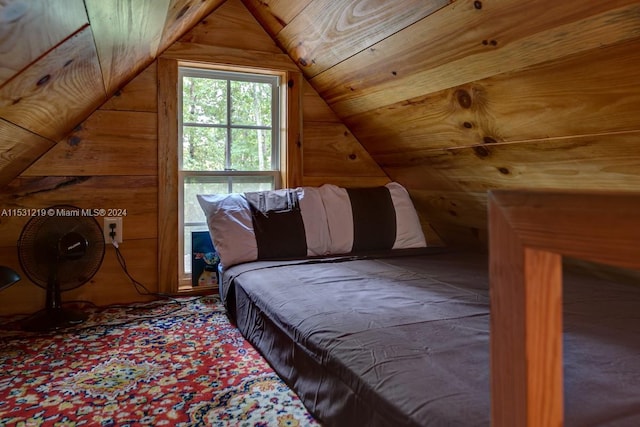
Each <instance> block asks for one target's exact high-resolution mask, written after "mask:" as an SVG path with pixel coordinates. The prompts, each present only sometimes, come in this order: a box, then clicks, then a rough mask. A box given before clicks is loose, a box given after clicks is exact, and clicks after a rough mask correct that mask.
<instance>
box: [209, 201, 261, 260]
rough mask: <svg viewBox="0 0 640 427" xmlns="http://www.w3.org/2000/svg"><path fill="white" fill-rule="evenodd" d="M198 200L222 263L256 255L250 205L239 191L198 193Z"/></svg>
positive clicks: (256, 248) (246, 258)
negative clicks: (231, 192) (230, 192)
mask: <svg viewBox="0 0 640 427" xmlns="http://www.w3.org/2000/svg"><path fill="white" fill-rule="evenodd" d="M198 202H199V203H200V206H201V207H202V210H203V211H204V214H205V216H206V218H207V225H208V226H209V233H210V234H211V240H212V241H213V246H214V247H215V248H216V251H217V252H218V255H219V256H220V264H222V266H223V267H230V266H232V265H234V264H239V263H241V262H247V261H254V260H256V259H257V258H258V245H257V243H256V237H255V233H254V231H253V221H252V220H251V209H250V208H249V203H248V202H247V199H245V197H244V196H243V195H242V194H238V193H234V194H211V195H202V194H198Z"/></svg>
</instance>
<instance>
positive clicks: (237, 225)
mask: <svg viewBox="0 0 640 427" xmlns="http://www.w3.org/2000/svg"><path fill="white" fill-rule="evenodd" d="M197 197H198V202H199V203H200V206H201V207H202V209H203V211H204V213H205V217H206V218H207V225H208V226H209V232H210V234H211V240H212V241H213V244H214V246H215V248H216V250H217V251H218V254H219V256H220V264H221V265H222V266H223V267H230V266H232V265H235V264H239V263H242V262H248V261H255V260H257V259H277V258H292V257H304V256H316V255H326V254H328V253H329V244H330V238H329V228H328V224H327V220H326V215H325V212H324V207H323V204H322V200H321V198H320V193H319V191H318V189H317V188H312V187H299V188H296V189H284V190H272V191H260V192H251V193H242V194H241V193H233V194H221V195H202V194H199V195H198V196H197Z"/></svg>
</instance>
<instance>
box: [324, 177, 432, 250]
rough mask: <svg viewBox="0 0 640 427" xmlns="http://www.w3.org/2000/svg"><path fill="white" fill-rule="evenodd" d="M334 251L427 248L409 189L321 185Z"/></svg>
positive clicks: (394, 184) (389, 186)
mask: <svg viewBox="0 0 640 427" xmlns="http://www.w3.org/2000/svg"><path fill="white" fill-rule="evenodd" d="M320 194H321V196H322V202H323V204H324V209H325V212H326V215H327V222H328V226H329V234H330V237H331V246H330V249H329V251H330V252H331V253H333V254H344V253H351V252H363V251H374V250H386V249H407V248H420V247H425V246H426V245H427V244H426V240H425V238H424V234H423V232H422V227H421V225H420V219H419V218H418V214H417V213H416V211H415V208H414V206H413V203H412V202H411V198H410V197H409V193H408V192H407V190H406V189H405V188H404V187H403V186H402V185H400V184H398V183H397V182H391V183H389V184H387V185H385V186H383V187H371V188H357V189H356V188H342V187H337V186H335V185H331V184H325V185H323V186H322V187H320Z"/></svg>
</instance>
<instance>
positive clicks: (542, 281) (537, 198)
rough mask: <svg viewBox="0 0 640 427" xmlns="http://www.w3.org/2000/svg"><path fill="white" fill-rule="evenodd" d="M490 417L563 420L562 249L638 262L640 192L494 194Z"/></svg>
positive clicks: (497, 422) (534, 423)
mask: <svg viewBox="0 0 640 427" xmlns="http://www.w3.org/2000/svg"><path fill="white" fill-rule="evenodd" d="M489 249H490V263H489V264H490V266H489V274H490V284H491V290H490V292H491V338H490V349H491V418H492V425H493V426H495V427H502V426H508V427H519V426H527V427H538V426H561V425H563V422H564V402H563V377H562V375H563V372H562V256H563V255H566V256H571V257H575V258H580V259H585V260H589V261H595V262H600V263H605V264H611V265H615V266H619V267H628V268H640V193H604V192H600V193H597V192H595V193H586V192H580V193H566V192H548V191H547V192H536V191H509V190H504V191H503V190H499V191H493V192H491V193H490V194H489Z"/></svg>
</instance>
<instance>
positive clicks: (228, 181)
mask: <svg viewBox="0 0 640 427" xmlns="http://www.w3.org/2000/svg"><path fill="white" fill-rule="evenodd" d="M274 187H275V184H274V178H273V177H272V176H187V177H185V178H184V189H183V193H182V194H183V201H184V211H183V212H184V216H183V218H184V223H185V224H187V223H190V224H193V223H205V222H206V219H205V217H204V212H203V211H202V208H201V207H200V203H198V198H197V195H198V194H228V193H229V192H233V193H244V192H246V191H263V190H273V189H274Z"/></svg>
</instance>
